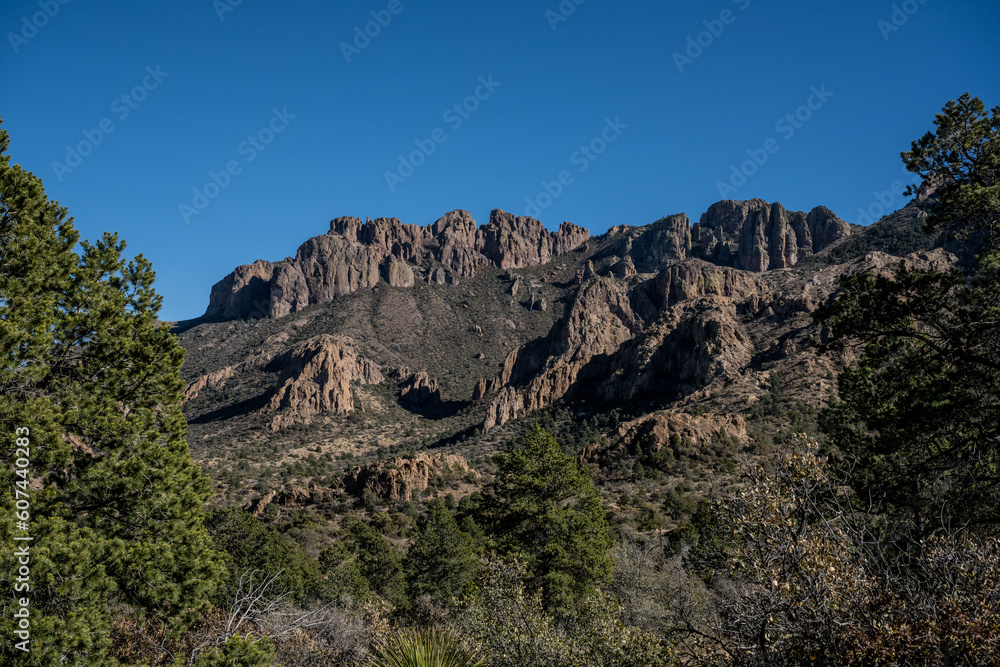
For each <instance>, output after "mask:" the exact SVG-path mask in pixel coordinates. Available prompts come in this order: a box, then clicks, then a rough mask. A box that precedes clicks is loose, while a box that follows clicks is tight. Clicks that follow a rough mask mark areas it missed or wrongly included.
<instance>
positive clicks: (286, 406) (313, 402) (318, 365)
mask: <svg viewBox="0 0 1000 667" xmlns="http://www.w3.org/2000/svg"><path fill="white" fill-rule="evenodd" d="M279 361H280V362H281V363H282V369H281V377H282V382H281V384H280V386H279V387H278V389H277V390H276V391H275V393H274V394H273V395H272V396H271V400H270V402H269V403H268V405H267V406H266V407H265V408H264V411H266V412H271V411H280V414H278V415H275V417H274V418H273V419H272V420H271V429H272V430H278V429H279V428H281V426H283V425H286V424H289V423H293V422H306V423H308V422H309V421H310V420H311V418H312V417H313V416H315V415H317V414H320V413H323V412H331V413H339V414H344V413H347V412H351V411H352V410H354V397H353V394H352V392H351V382H352V381H354V380H358V381H360V382H362V383H364V384H378V383H380V382H382V381H383V377H382V374H381V372H380V371H379V369H378V367H377V366H376V365H375V364H373V363H371V362H370V361H367V360H365V359H361V358H359V357H358V356H357V354H356V353H355V352H354V349H353V348H352V347H351V341H350V339H347V338H343V337H335V336H330V335H326V334H324V335H321V336H316V337H315V338H311V339H309V340H307V341H305V342H304V343H301V344H299V345H296V346H295V347H294V348H292V349H291V350H289V351H288V352H287V353H285V355H283V357H282V358H281V359H280V360H279Z"/></svg>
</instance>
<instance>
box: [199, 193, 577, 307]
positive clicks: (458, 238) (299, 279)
mask: <svg viewBox="0 0 1000 667" xmlns="http://www.w3.org/2000/svg"><path fill="white" fill-rule="evenodd" d="M589 237H590V233H589V232H588V231H587V230H585V229H583V228H581V227H577V226H576V225H573V224H570V223H568V222H567V223H563V224H562V225H561V226H560V227H559V230H558V231H556V232H549V231H547V230H546V229H545V228H544V227H543V226H542V223H540V222H538V221H537V220H535V219H533V218H527V217H517V216H514V215H511V214H509V213H505V212H504V211H500V210H495V211H493V212H492V213H491V214H490V221H489V222H488V223H487V224H485V225H483V226H482V227H479V228H477V227H476V222H475V220H473V219H472V216H471V215H470V214H469V213H468V212H467V211H452V212H451V213H448V214H447V215H445V216H444V217H442V218H441V219H439V220H438V221H436V222H435V223H434V224H432V225H428V226H426V227H421V226H418V225H407V224H403V223H402V222H400V221H399V220H397V219H396V218H379V219H376V220H370V221H365V222H362V221H361V220H360V219H359V218H351V217H344V218H336V219H334V220H333V221H332V222H331V223H330V231H329V232H328V233H327V234H325V235H323V236H317V237H314V238H311V239H309V240H308V241H306V242H305V243H303V244H302V245H301V246H300V247H299V249H298V251H297V252H296V254H295V257H291V258H288V259H286V260H283V261H281V262H277V263H273V264H272V263H271V262H266V261H264V260H258V261H256V262H254V263H253V264H248V265H245V266H240V267H238V268H237V269H236V270H235V271H234V272H233V273H231V274H230V275H228V276H226V277H225V278H223V279H222V280H221V281H219V282H218V283H216V285H215V286H214V287H213V288H212V294H211V296H210V298H209V305H208V309H207V310H206V312H205V316H206V317H209V318H247V317H265V316H266V317H273V318H277V317H283V316H285V315H288V314H289V313H293V312H296V311H298V310H301V309H302V308H304V307H306V306H308V305H310V304H315V303H327V302H330V301H332V300H333V299H336V298H337V297H340V296H344V295H346V294H350V293H352V292H355V291H357V290H359V289H363V288H369V287H374V286H375V285H376V284H377V283H378V282H379V280H384V281H385V282H387V283H389V284H390V285H393V286H395V287H412V286H413V284H414V282H415V281H416V280H417V279H418V277H419V278H420V279H423V280H427V281H429V282H435V283H438V284H445V283H450V284H457V283H458V281H459V277H472V276H475V275H476V267H477V266H479V265H481V264H487V265H491V266H496V267H499V268H502V269H516V268H523V267H528V266H536V265H539V264H544V263H546V262H548V261H549V260H551V259H552V258H554V257H557V256H559V255H561V254H565V253H567V252H569V251H571V250H573V249H575V248H577V247H578V246H580V245H581V244H583V243H585V242H586V241H587V239H588V238H589Z"/></svg>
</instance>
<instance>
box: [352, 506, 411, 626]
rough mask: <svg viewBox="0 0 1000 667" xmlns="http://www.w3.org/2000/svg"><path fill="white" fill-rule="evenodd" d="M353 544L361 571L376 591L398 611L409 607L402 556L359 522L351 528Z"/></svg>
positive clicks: (375, 531)
mask: <svg viewBox="0 0 1000 667" xmlns="http://www.w3.org/2000/svg"><path fill="white" fill-rule="evenodd" d="M351 541H352V543H353V546H354V551H355V554H356V557H357V564H358V569H359V570H360V571H361V574H362V576H364V578H365V579H366V580H367V581H368V583H369V585H370V586H371V587H372V589H373V590H374V591H375V592H376V593H378V594H379V595H380V596H382V598H384V599H385V600H386V601H388V602H391V603H392V604H394V605H396V606H397V607H405V606H406V603H407V599H406V579H405V578H404V576H403V566H402V562H401V561H400V558H399V554H397V553H396V551H395V550H394V549H393V548H392V546H391V545H390V544H389V543H388V542H386V540H385V538H384V537H382V533H380V532H378V531H377V530H375V529H374V528H372V527H371V526H369V525H367V524H365V523H363V522H361V521H356V522H355V523H354V525H352V526H351Z"/></svg>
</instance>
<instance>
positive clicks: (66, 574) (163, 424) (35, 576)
mask: <svg viewBox="0 0 1000 667" xmlns="http://www.w3.org/2000/svg"><path fill="white" fill-rule="evenodd" d="M8 145H9V139H8V136H7V134H6V132H4V131H3V130H0V429H2V432H3V433H4V434H5V442H6V443H7V445H6V446H5V447H4V448H3V461H2V465H0V486H2V488H3V494H2V500H0V512H2V513H3V516H4V517H5V520H4V521H0V587H2V588H3V590H4V591H6V593H5V595H6V596H7V597H6V600H7V601H6V602H5V606H6V607H7V608H8V609H10V608H12V607H11V606H10V605H11V602H12V600H11V598H16V597H18V596H20V595H27V596H29V597H30V609H31V617H30V626H31V645H30V646H31V653H30V654H29V656H25V654H24V653H23V652H21V651H19V650H17V649H16V648H15V647H14V641H13V638H14V634H13V631H14V629H15V628H14V622H15V620H16V619H12V617H11V615H10V614H4V616H3V618H2V619H0V632H2V634H3V637H4V641H3V642H2V643H0V662H3V663H4V664H13V662H14V660H15V659H17V660H20V661H21V662H20V664H31V663H34V664H44V665H49V664H57V663H59V664H88V665H93V664H105V656H106V655H107V651H108V649H109V643H110V640H109V632H110V628H111V624H112V619H113V618H114V617H113V615H112V613H113V612H112V608H113V607H116V608H118V609H121V608H124V609H127V610H131V611H132V612H133V613H135V614H137V615H140V616H143V617H146V618H147V619H148V620H149V621H150V622H153V623H155V624H158V625H159V624H163V625H164V626H165V627H166V628H167V630H168V631H170V630H176V629H178V628H180V627H182V626H184V625H185V624H186V623H187V622H189V621H191V620H192V619H194V618H195V617H197V616H198V615H199V614H200V613H201V612H202V611H203V610H204V609H205V608H206V607H207V604H208V598H209V595H210V594H211V592H212V590H213V588H214V587H215V583H216V581H217V580H218V578H219V574H220V571H221V562H220V560H219V558H218V557H217V556H216V555H215V553H214V551H213V550H212V548H211V541H210V539H209V536H208V534H207V532H206V530H205V528H204V526H203V524H202V519H203V505H204V503H205V501H206V499H207V498H208V497H209V495H210V493H211V488H210V485H209V481H208V479H207V477H206V476H205V475H203V474H202V472H201V471H200V469H199V468H198V467H197V466H196V465H195V464H194V463H193V462H192V461H191V457H190V455H189V452H188V445H187V441H186V439H185V431H186V423H185V421H184V418H183V416H182V414H181V408H180V406H181V399H182V389H183V385H182V382H181V379H180V375H179V371H180V366H181V363H182V361H183V358H184V352H183V350H182V349H181V347H180V345H179V344H178V342H177V338H176V336H174V335H172V334H171V333H170V332H169V331H168V330H167V329H166V328H164V327H162V326H161V325H160V323H159V322H158V321H157V320H156V313H157V311H158V309H159V307H160V303H161V298H160V297H159V296H158V295H157V294H156V292H155V291H154V290H153V279H154V272H153V269H152V267H151V266H150V263H149V262H148V261H147V260H146V259H145V258H144V257H143V256H142V255H139V256H138V257H136V258H135V259H133V260H129V261H125V260H124V259H123V258H122V251H123V249H124V247H125V243H124V242H123V241H119V240H118V237H117V235H115V234H110V233H105V234H104V236H103V237H102V238H101V239H100V240H99V241H97V242H95V243H89V242H87V241H82V240H80V238H79V234H78V233H77V231H76V230H75V228H74V225H73V220H72V218H68V217H67V211H66V209H65V208H63V207H61V206H59V204H58V203H56V202H54V201H51V200H50V199H48V197H47V196H46V194H45V190H44V188H43V187H42V182H41V180H40V179H38V178H37V177H36V176H34V175H33V174H32V173H30V172H28V171H25V170H24V169H22V168H21V167H20V166H18V165H12V164H11V162H10V157H9V155H8V154H7V149H8ZM77 244H79V250H77V249H76V248H77ZM16 429H20V430H17V431H15V430H16ZM15 435H16V436H17V437H24V438H27V440H26V441H18V442H21V443H22V444H23V445H24V447H23V448H24V449H26V450H27V452H26V453H25V454H23V458H27V459H28V461H29V465H28V466H27V468H26V469H27V471H28V472H27V473H24V475H25V476H24V477H15V475H14V470H15V465H14V463H15V457H16V456H22V454H16V451H15V447H14V444H15V440H14V438H15ZM16 481H19V482H28V483H27V484H23V485H22V487H27V489H24V488H22V489H19V490H22V492H27V494H28V495H29V496H30V498H29V505H30V519H29V521H28V522H27V523H28V526H27V530H26V531H22V530H17V531H16V532H15V526H14V525H13V524H12V522H11V521H10V520H8V519H9V518H10V517H12V516H13V513H14V509H15V489H16V488H17V487H15V482H16ZM15 534H17V535H22V536H23V535H29V536H30V537H32V538H33V539H32V541H30V542H27V544H28V545H29V550H30V554H31V555H30V570H31V574H30V591H28V592H25V593H17V594H15V593H14V581H13V577H14V576H16V573H17V571H18V570H17V568H18V560H17V557H16V556H15V553H14V548H15V545H21V544H25V542H14V540H13V537H14V536H15ZM25 658H27V660H28V663H25V662H24V660H25Z"/></svg>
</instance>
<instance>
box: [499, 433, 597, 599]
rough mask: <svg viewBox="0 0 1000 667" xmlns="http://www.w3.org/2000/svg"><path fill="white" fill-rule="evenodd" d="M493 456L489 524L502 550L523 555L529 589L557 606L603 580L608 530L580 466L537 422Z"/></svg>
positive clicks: (582, 596) (590, 484)
mask: <svg viewBox="0 0 1000 667" xmlns="http://www.w3.org/2000/svg"><path fill="white" fill-rule="evenodd" d="M496 462H497V474H496V477H495V479H494V482H493V484H492V487H491V489H490V494H489V503H488V506H487V507H486V508H485V511H486V513H487V523H488V527H489V530H490V532H491V534H492V536H493V538H494V540H495V542H496V546H497V549H498V551H499V552H500V554H501V555H503V556H516V557H519V558H521V559H523V561H524V562H525V564H526V565H527V569H528V572H529V574H530V578H529V581H528V585H529V586H530V587H531V588H532V590H535V591H537V590H541V591H542V595H543V600H544V602H545V604H546V605H547V606H549V607H550V608H551V607H555V608H558V607H564V606H568V605H572V604H573V603H575V602H578V601H580V600H582V599H583V598H585V597H587V596H588V595H589V594H591V593H593V592H594V589H595V588H596V587H598V586H600V585H601V584H605V583H607V582H608V581H609V580H610V577H611V568H612V562H611V559H610V558H609V557H608V550H609V549H610V548H611V536H610V532H609V530H608V525H607V521H606V519H605V517H604V511H603V510H602V509H601V498H600V494H599V492H598V491H597V488H596V487H594V484H593V482H592V480H591V479H590V475H589V473H588V472H587V471H586V470H585V469H584V468H583V466H582V465H581V464H580V463H579V462H578V461H576V459H574V458H573V457H571V456H568V455H566V454H565V453H563V451H562V449H561V448H560V447H559V443H557V442H556V440H555V438H553V437H552V436H551V435H550V434H549V433H548V432H547V431H545V430H544V429H543V428H541V427H540V426H538V425H536V426H535V428H534V429H533V430H532V431H531V432H529V433H528V434H527V435H526V436H525V438H524V442H523V444H522V445H520V446H514V447H512V448H510V449H508V450H507V451H506V452H504V453H502V454H499V455H497V457H496Z"/></svg>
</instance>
